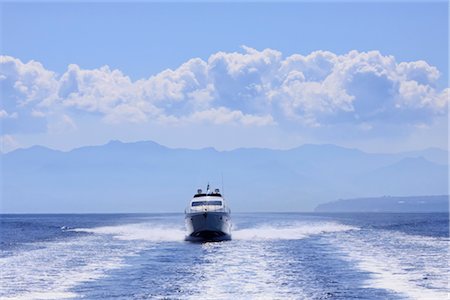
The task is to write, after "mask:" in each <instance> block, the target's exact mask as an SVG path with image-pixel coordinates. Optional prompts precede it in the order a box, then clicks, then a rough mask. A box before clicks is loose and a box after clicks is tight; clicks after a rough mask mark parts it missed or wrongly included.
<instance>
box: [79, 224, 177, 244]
mask: <svg viewBox="0 0 450 300" xmlns="http://www.w3.org/2000/svg"><path fill="white" fill-rule="evenodd" d="M71 230H72V231H77V232H88V233H94V234H106V235H112V236H113V237H114V238H116V239H119V240H123V241H133V240H143V241H154V242H171V241H173V242H176V241H182V240H184V235H185V232H184V230H183V229H181V228H179V226H178V225H171V224H167V225H164V226H163V225H161V224H152V223H137V224H126V225H117V226H104V227H95V228H74V229H71Z"/></svg>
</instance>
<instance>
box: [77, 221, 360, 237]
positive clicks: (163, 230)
mask: <svg viewBox="0 0 450 300" xmlns="http://www.w3.org/2000/svg"><path fill="white" fill-rule="evenodd" d="M235 227H236V226H235ZM357 229H358V228H356V227H352V226H348V225H343V224H339V223H336V222H323V223H317V222H315V223H305V222H303V223H301V222H296V223H291V224H284V225H271V224H262V225H260V226H257V227H250V228H244V229H239V228H236V229H234V230H233V231H232V238H233V239H235V240H276V239H278V240H296V239H303V238H306V237H308V236H311V235H317V234H324V233H331V232H339V231H347V230H357ZM71 230H72V231H78V232H88V233H94V234H106V235H112V236H113V237H114V238H116V239H119V240H125V241H132V240H144V241H154V242H170V241H183V240H184V238H185V230H184V229H182V228H179V226H178V225H174V224H167V225H164V226H162V225H161V224H152V223H137V224H126V225H117V226H104V227H96V228H75V229H71Z"/></svg>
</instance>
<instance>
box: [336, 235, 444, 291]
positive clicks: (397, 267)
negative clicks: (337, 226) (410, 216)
mask: <svg viewBox="0 0 450 300" xmlns="http://www.w3.org/2000/svg"><path fill="white" fill-rule="evenodd" d="M335 244H336V245H337V246H338V247H339V248H341V250H342V251H343V252H344V253H345V257H346V258H347V259H348V260H349V261H351V262H353V263H355V264H356V266H357V267H358V268H360V269H361V270H363V271H368V272H370V273H371V274H372V276H371V278H370V279H369V280H367V282H366V284H367V286H368V287H374V288H381V289H387V290H391V291H393V292H396V293H400V294H403V295H405V296H406V297H408V298H411V299H446V298H447V297H448V295H450V293H449V292H450V291H449V289H448V274H450V269H449V264H448V258H449V253H448V239H446V238H432V237H423V236H413V235H406V234H403V233H400V232H386V231H379V232H375V231H372V232H370V233H369V234H367V235H363V236H358V237H354V236H353V237H350V236H347V237H344V236H341V237H340V238H339V239H336V240H335Z"/></svg>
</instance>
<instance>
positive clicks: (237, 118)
mask: <svg viewBox="0 0 450 300" xmlns="http://www.w3.org/2000/svg"><path fill="white" fill-rule="evenodd" d="M181 121H182V122H192V123H209V124H215V125H224V124H233V125H245V126H266V125H274V120H273V118H272V116H270V115H266V116H256V115H249V114H244V113H242V112H241V111H239V110H234V111H232V110H230V109H228V108H226V107H219V108H211V109H209V110H203V111H198V112H195V113H193V114H192V115H190V116H188V117H185V118H183V119H182V120H181Z"/></svg>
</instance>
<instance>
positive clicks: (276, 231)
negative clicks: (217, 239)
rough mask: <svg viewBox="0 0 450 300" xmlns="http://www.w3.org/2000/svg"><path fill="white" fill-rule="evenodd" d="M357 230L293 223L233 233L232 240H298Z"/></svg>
mask: <svg viewBox="0 0 450 300" xmlns="http://www.w3.org/2000/svg"><path fill="white" fill-rule="evenodd" d="M357 229H358V228H356V227H352V226H347V225H343V224H339V223H335V222H324V223H300V222H298V223H293V224H288V225H278V226H274V225H261V226H259V227H254V228H246V229H237V230H235V231H233V233H232V236H233V239H237V240H298V239H304V238H306V237H308V236H311V235H317V234H324V233H331V232H339V231H347V230H357Z"/></svg>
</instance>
